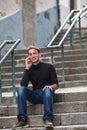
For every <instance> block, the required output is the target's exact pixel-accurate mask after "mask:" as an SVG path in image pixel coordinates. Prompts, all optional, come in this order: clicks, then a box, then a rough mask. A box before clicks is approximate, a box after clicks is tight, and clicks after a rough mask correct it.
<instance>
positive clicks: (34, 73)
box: [16, 46, 58, 127]
mask: <svg viewBox="0 0 87 130" xmlns="http://www.w3.org/2000/svg"><path fill="white" fill-rule="evenodd" d="M40 57H41V53H40V49H39V48H37V47H35V46H30V47H29V49H28V57H27V58H26V60H25V70H24V74H23V78H22V80H21V83H20V85H21V86H20V87H19V88H18V123H17V124H16V127H26V125H27V124H28V115H27V103H26V101H29V102H31V103H33V104H42V103H43V104H44V105H43V106H44V115H43V120H44V122H45V126H46V127H51V126H53V102H54V97H55V90H56V89H57V88H58V80H57V75H56V71H55V69H54V67H53V65H52V64H49V63H44V62H41V61H40ZM29 82H31V83H32V86H33V90H30V89H29V88H28V87H27V86H28V84H29Z"/></svg>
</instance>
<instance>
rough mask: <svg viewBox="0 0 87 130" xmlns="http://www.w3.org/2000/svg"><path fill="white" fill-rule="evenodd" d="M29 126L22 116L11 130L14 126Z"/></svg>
mask: <svg viewBox="0 0 87 130" xmlns="http://www.w3.org/2000/svg"><path fill="white" fill-rule="evenodd" d="M27 127H29V124H28V123H27V121H25V119H24V118H22V119H21V120H20V121H19V122H18V123H16V125H14V126H13V128H12V130H14V129H15V128H27Z"/></svg>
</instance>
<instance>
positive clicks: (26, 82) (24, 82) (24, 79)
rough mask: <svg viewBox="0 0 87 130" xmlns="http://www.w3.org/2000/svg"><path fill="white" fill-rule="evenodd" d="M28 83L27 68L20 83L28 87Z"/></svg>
mask: <svg viewBox="0 0 87 130" xmlns="http://www.w3.org/2000/svg"><path fill="white" fill-rule="evenodd" d="M28 83H29V70H27V69H25V70H24V73H23V77H22V80H21V82H20V85H21V86H25V87H27V86H28Z"/></svg>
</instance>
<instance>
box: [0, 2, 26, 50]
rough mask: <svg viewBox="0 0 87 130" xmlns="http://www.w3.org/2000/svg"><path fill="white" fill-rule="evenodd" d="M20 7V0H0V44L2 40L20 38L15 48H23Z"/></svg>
mask: <svg viewBox="0 0 87 130" xmlns="http://www.w3.org/2000/svg"><path fill="white" fill-rule="evenodd" d="M21 9H22V3H21V0H10V1H8V2H7V0H0V44H1V43H2V42H3V41H4V40H17V39H21V43H20V44H19V45H18V47H17V49H20V48H24V42H23V23H22V10H21ZM8 47H9V46H8ZM6 49H7V47H6Z"/></svg>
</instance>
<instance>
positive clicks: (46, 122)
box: [44, 120, 53, 127]
mask: <svg viewBox="0 0 87 130" xmlns="http://www.w3.org/2000/svg"><path fill="white" fill-rule="evenodd" d="M44 126H45V127H53V122H52V121H50V120H45V122H44Z"/></svg>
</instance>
